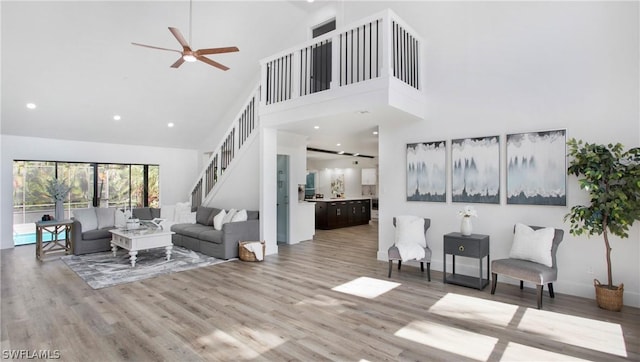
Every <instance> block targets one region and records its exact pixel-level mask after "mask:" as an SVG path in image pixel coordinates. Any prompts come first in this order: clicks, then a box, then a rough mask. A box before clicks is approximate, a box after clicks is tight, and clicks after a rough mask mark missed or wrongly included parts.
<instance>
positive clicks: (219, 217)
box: [213, 210, 227, 230]
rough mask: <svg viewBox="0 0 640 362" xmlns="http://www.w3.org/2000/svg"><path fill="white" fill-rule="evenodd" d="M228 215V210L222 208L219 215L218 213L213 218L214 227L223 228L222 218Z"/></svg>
mask: <svg viewBox="0 0 640 362" xmlns="http://www.w3.org/2000/svg"><path fill="white" fill-rule="evenodd" d="M225 216H227V212H226V211H224V210H221V211H220V212H219V213H218V215H216V216H215V217H214V218H213V228H214V229H216V230H222V224H223V222H222V220H224V217H225Z"/></svg>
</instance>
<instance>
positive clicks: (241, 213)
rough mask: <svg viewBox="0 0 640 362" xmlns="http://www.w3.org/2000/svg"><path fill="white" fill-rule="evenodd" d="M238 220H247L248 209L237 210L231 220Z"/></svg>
mask: <svg viewBox="0 0 640 362" xmlns="http://www.w3.org/2000/svg"><path fill="white" fill-rule="evenodd" d="M236 221H247V210H245V209H242V210H240V211H238V212H236V213H235V215H233V217H232V218H231V222H236Z"/></svg>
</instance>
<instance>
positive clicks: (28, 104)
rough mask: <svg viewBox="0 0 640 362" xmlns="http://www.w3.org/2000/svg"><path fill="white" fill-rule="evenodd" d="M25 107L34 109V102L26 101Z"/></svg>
mask: <svg viewBox="0 0 640 362" xmlns="http://www.w3.org/2000/svg"><path fill="white" fill-rule="evenodd" d="M27 108H29V109H36V104H35V103H27Z"/></svg>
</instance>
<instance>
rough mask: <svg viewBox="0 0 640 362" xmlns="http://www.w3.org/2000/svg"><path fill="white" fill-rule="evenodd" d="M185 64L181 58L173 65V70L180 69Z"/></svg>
mask: <svg viewBox="0 0 640 362" xmlns="http://www.w3.org/2000/svg"><path fill="white" fill-rule="evenodd" d="M182 63H184V58H182V57H180V58H179V59H178V60H176V62H175V63H173V64H171V68H178V67H179V66H181V65H182Z"/></svg>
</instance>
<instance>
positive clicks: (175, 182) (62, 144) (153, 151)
mask: <svg viewBox="0 0 640 362" xmlns="http://www.w3.org/2000/svg"><path fill="white" fill-rule="evenodd" d="M0 137H1V138H0V139H1V140H2V142H1V147H2V148H1V149H2V171H1V172H2V173H1V175H2V190H1V192H0V194H1V195H2V199H1V201H2V204H0V209H1V210H2V214H1V216H2V219H1V228H0V237H1V238H2V239H1V240H2V244H1V248H2V249H6V248H12V247H13V235H12V230H13V226H12V225H13V221H12V215H13V214H12V210H13V204H12V203H13V189H12V188H13V160H44V161H78V162H105V163H106V162H113V163H139V164H157V165H160V204H161V205H173V204H175V203H176V202H184V201H188V200H189V198H188V195H189V193H190V187H191V186H192V184H193V182H194V180H195V177H196V176H197V172H198V171H199V170H198V164H197V160H198V156H197V151H196V150H187V149H177V148H160V147H146V146H131V145H120V144H109V143H92V142H78V141H66V140H55V139H47V138H33V137H18V136H9V135H2V136H0Z"/></svg>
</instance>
